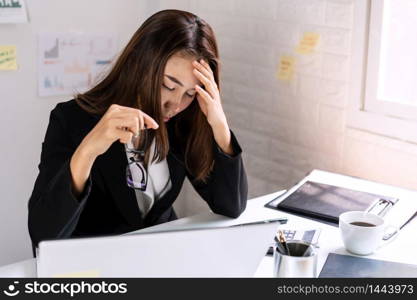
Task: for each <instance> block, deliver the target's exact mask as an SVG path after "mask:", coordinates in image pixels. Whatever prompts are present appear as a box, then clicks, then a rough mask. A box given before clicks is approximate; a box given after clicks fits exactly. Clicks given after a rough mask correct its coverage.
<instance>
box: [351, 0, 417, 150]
mask: <svg viewBox="0 0 417 300" xmlns="http://www.w3.org/2000/svg"><path fill="white" fill-rule="evenodd" d="M383 2H384V1H383V0H367V1H364V0H357V1H356V2H355V11H354V27H353V32H352V65H351V67H352V68H351V74H350V82H351V88H350V93H349V98H350V101H349V107H348V115H347V126H348V127H349V128H353V129H358V130H362V131H367V132H370V133H374V134H378V135H382V136H386V137H390V138H393V139H398V140H403V141H407V142H411V143H417V117H416V116H417V108H415V107H414V106H410V105H405V104H400V103H392V102H382V101H379V100H377V98H376V92H377V90H376V87H377V83H378V71H379V52H380V51H379V49H380V42H381V39H380V37H381V29H382V26H381V25H382V13H383ZM375 53H377V54H378V55H375ZM354 70H355V72H354ZM356 70H359V72H356ZM358 73H359V74H358ZM377 101H378V102H377Z"/></svg>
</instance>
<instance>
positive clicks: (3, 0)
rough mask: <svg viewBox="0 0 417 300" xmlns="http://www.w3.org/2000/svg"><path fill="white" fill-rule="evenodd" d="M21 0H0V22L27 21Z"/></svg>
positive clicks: (24, 7)
mask: <svg viewBox="0 0 417 300" xmlns="http://www.w3.org/2000/svg"><path fill="white" fill-rule="evenodd" d="M27 21H28V16H27V13H26V6H25V2H24V1H23V0H0V23H27Z"/></svg>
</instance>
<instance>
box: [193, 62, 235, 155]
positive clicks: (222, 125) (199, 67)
mask: <svg viewBox="0 0 417 300" xmlns="http://www.w3.org/2000/svg"><path fill="white" fill-rule="evenodd" d="M193 65H194V68H195V69H194V70H193V72H194V75H195V76H196V77H197V79H198V80H200V82H201V83H202V84H203V85H204V89H203V88H202V87H200V86H199V85H196V87H195V89H196V91H197V101H198V104H199V105H200V108H201V111H202V112H203V113H204V115H205V116H206V118H207V121H208V123H209V124H210V126H211V128H212V129H213V135H214V139H215V140H216V143H217V145H219V147H220V148H221V149H222V151H223V152H225V153H227V154H229V155H233V149H232V146H231V135H230V129H229V125H228V124H227V120H226V115H225V114H224V111H223V107H222V102H221V99H220V92H219V89H218V87H217V84H216V81H215V80H214V75H213V71H212V70H211V68H210V66H209V64H208V63H207V62H205V61H204V60H203V59H201V60H200V62H198V61H194V62H193Z"/></svg>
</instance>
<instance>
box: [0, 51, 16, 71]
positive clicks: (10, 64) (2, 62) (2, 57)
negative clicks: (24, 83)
mask: <svg viewBox="0 0 417 300" xmlns="http://www.w3.org/2000/svg"><path fill="white" fill-rule="evenodd" d="M0 70H17V63H16V46H0Z"/></svg>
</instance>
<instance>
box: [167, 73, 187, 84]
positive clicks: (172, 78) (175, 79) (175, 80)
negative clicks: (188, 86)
mask: <svg viewBox="0 0 417 300" xmlns="http://www.w3.org/2000/svg"><path fill="white" fill-rule="evenodd" d="M165 76H166V77H168V78H169V79H171V81H173V82H175V83H177V84H179V85H180V86H184V85H183V84H182V82H181V81H179V80H178V79H177V78H175V77H173V76H170V75H167V74H165Z"/></svg>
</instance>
